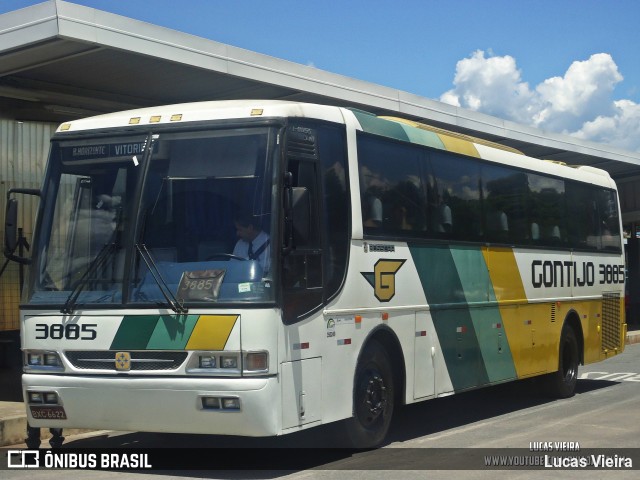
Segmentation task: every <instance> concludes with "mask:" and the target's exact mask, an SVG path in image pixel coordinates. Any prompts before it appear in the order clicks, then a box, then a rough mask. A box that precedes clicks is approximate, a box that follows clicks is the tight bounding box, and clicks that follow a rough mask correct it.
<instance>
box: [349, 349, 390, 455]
mask: <svg viewBox="0 0 640 480" xmlns="http://www.w3.org/2000/svg"><path fill="white" fill-rule="evenodd" d="M353 388H354V392H353V402H354V403H353V417H352V418H350V419H349V420H347V421H346V424H345V426H346V440H347V443H348V445H349V446H351V447H356V448H372V447H376V446H378V445H380V444H381V443H382V441H383V440H384V439H385V437H386V435H387V432H388V431H389V426H390V425H391V418H392V416H393V408H394V399H395V386H394V382H393V370H392V368H391V362H390V361H389V356H388V354H387V352H386V350H385V349H384V347H382V345H381V344H380V343H378V342H377V341H375V340H372V341H370V342H369V344H368V345H367V346H366V347H365V349H364V351H363V352H362V355H361V358H360V360H359V361H358V365H357V367H356V374H355V380H354V386H353Z"/></svg>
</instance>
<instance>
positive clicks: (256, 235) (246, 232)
mask: <svg viewBox="0 0 640 480" xmlns="http://www.w3.org/2000/svg"><path fill="white" fill-rule="evenodd" d="M234 224H235V227H236V234H237V235H238V242H237V243H236V246H235V248H234V249H233V255H236V256H238V257H242V258H246V259H247V260H257V261H258V262H259V263H260V266H261V267H262V271H263V272H264V273H265V274H266V273H268V272H269V268H270V267H271V247H270V246H269V242H270V239H269V235H268V234H267V233H265V232H264V231H263V230H262V228H261V227H260V225H259V224H258V222H257V220H256V219H255V218H254V217H252V216H250V215H241V216H239V217H238V218H236V219H235V221H234Z"/></svg>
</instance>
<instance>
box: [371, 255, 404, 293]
mask: <svg viewBox="0 0 640 480" xmlns="http://www.w3.org/2000/svg"><path fill="white" fill-rule="evenodd" d="M404 262H406V260H378V261H377V262H376V264H375V265H374V268H373V272H362V276H363V277H364V278H365V279H366V280H367V282H369V284H370V285H371V286H372V287H373V293H374V295H375V296H376V298H377V299H378V300H379V301H380V302H388V301H389V300H391V299H392V298H393V297H394V296H395V294H396V273H397V272H398V270H400V267H402V265H404Z"/></svg>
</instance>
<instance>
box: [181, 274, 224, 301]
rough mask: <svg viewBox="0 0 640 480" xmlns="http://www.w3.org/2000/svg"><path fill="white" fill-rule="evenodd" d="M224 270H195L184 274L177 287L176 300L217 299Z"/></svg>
mask: <svg viewBox="0 0 640 480" xmlns="http://www.w3.org/2000/svg"><path fill="white" fill-rule="evenodd" d="M224 274H225V270H195V271H193V272H184V273H183V274H182V278H181V279H180V284H179V285H178V293H177V295H176V297H178V300H180V301H182V302H184V301H188V300H192V301H198V300H208V301H215V300H216V299H217V298H218V293H219V291H220V285H221V284H222V280H223V279H224Z"/></svg>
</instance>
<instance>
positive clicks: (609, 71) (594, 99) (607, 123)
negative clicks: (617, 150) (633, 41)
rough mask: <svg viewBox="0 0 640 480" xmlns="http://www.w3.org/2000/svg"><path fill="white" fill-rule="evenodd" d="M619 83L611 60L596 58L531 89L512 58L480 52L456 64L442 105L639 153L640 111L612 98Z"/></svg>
mask: <svg viewBox="0 0 640 480" xmlns="http://www.w3.org/2000/svg"><path fill="white" fill-rule="evenodd" d="M622 80H623V77H622V75H621V74H620V72H619V71H618V66H617V65H616V63H615V62H614V61H613V58H611V55H609V54H606V53H598V54H595V55H592V56H591V57H590V58H589V59H588V60H584V61H575V62H573V63H572V64H571V66H570V67H569V68H568V69H567V71H566V73H565V74H564V76H562V77H553V78H549V79H547V80H545V81H544V82H542V83H540V84H539V85H537V86H536V87H535V88H534V89H531V88H530V87H529V84H528V83H527V82H525V81H523V80H522V74H521V71H520V70H519V69H518V68H517V65H516V61H515V59H514V58H513V57H511V56H509V55H505V56H502V57H500V56H489V57H485V52H484V51H482V50H478V51H476V52H474V53H473V54H472V55H471V56H470V57H469V58H465V59H462V60H460V61H459V62H458V63H457V65H456V73H455V77H454V81H453V83H454V88H453V89H451V90H449V91H447V92H445V93H444V94H442V95H441V97H440V100H441V101H443V102H445V103H449V104H451V105H456V106H459V107H463V108H468V109H471V110H476V111H479V112H483V113H487V114H489V115H494V116H497V117H500V118H505V119H508V120H513V121H515V122H518V123H524V124H527V125H531V126H534V127H538V128H541V129H545V130H549V131H553V132H561V133H569V134H572V135H576V136H578V137H580V138H583V139H585V140H592V141H596V142H602V143H609V144H612V145H616V146H619V147H621V148H626V149H630V150H640V106H639V105H637V104H635V103H634V102H632V101H630V100H618V101H615V100H614V99H613V92H614V89H615V87H616V85H617V84H618V83H620V82H621V81H622Z"/></svg>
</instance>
